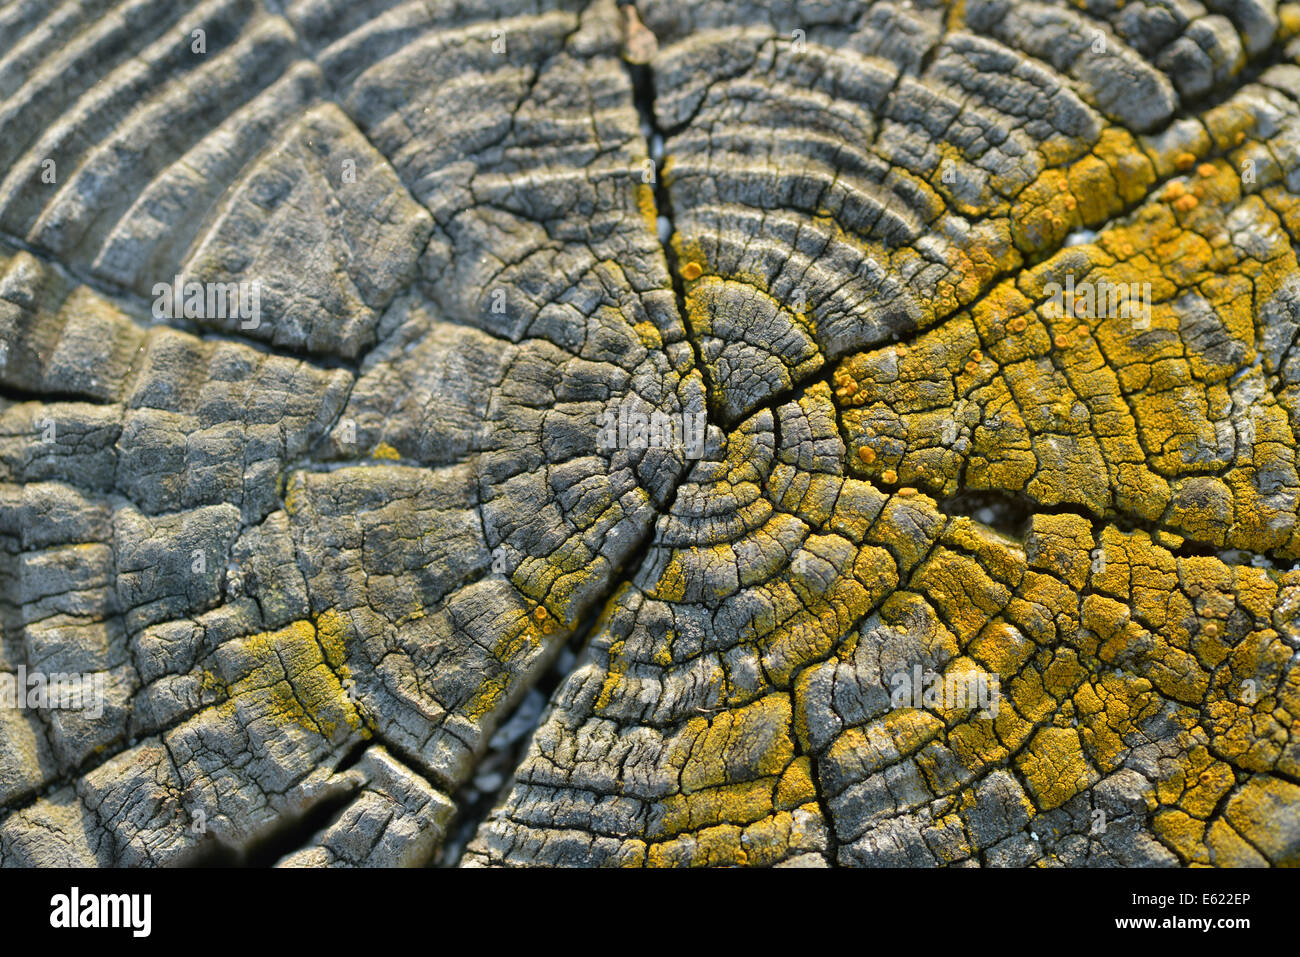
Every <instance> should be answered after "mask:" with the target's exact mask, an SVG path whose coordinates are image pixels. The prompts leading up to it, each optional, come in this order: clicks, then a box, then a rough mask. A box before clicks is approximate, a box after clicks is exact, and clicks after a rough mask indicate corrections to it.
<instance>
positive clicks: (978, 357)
mask: <svg viewBox="0 0 1300 957" xmlns="http://www.w3.org/2000/svg"><path fill="white" fill-rule="evenodd" d="M970 361H971V362H983V361H984V353H982V352H980V351H979V350H978V349H975V350H974V351H973V352H971V354H970Z"/></svg>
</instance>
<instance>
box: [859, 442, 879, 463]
mask: <svg viewBox="0 0 1300 957" xmlns="http://www.w3.org/2000/svg"><path fill="white" fill-rule="evenodd" d="M858 458H860V459H862V461H863V462H865V463H866V464H867V465H870V464H871V463H872V462H874V461H875V460H876V450H875V449H873V448H872V447H871V446H869V445H864V446H862V448H860V449H858Z"/></svg>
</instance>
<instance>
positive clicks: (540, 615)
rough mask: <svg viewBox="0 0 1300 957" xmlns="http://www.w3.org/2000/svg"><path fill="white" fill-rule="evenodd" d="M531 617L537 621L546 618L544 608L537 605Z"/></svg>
mask: <svg viewBox="0 0 1300 957" xmlns="http://www.w3.org/2000/svg"><path fill="white" fill-rule="evenodd" d="M533 617H534V618H536V619H537V620H538V621H541V620H542V619H544V618H545V617H546V606H545V605H538V606H537V607H536V608H534V609H533Z"/></svg>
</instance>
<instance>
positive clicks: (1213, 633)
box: [1201, 621, 1219, 638]
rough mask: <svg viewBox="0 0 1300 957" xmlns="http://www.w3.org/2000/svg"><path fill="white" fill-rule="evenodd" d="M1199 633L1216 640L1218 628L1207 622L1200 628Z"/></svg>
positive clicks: (1214, 624)
mask: <svg viewBox="0 0 1300 957" xmlns="http://www.w3.org/2000/svg"><path fill="white" fill-rule="evenodd" d="M1201 633H1202V634H1203V635H1205V637H1207V638H1217V637H1218V635H1219V626H1218V625H1217V624H1216V623H1214V622H1212V621H1207V622H1206V623H1205V624H1204V625H1202V626H1201Z"/></svg>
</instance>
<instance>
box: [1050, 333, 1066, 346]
mask: <svg viewBox="0 0 1300 957" xmlns="http://www.w3.org/2000/svg"><path fill="white" fill-rule="evenodd" d="M1052 341H1053V342H1054V343H1055V344H1056V348H1058V349H1068V348H1069V347H1070V337H1069V336H1067V335H1066V334H1065V333H1063V332H1062V333H1061V334H1060V335H1058V336H1057V337H1056V338H1055V339H1053V340H1052Z"/></svg>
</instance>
